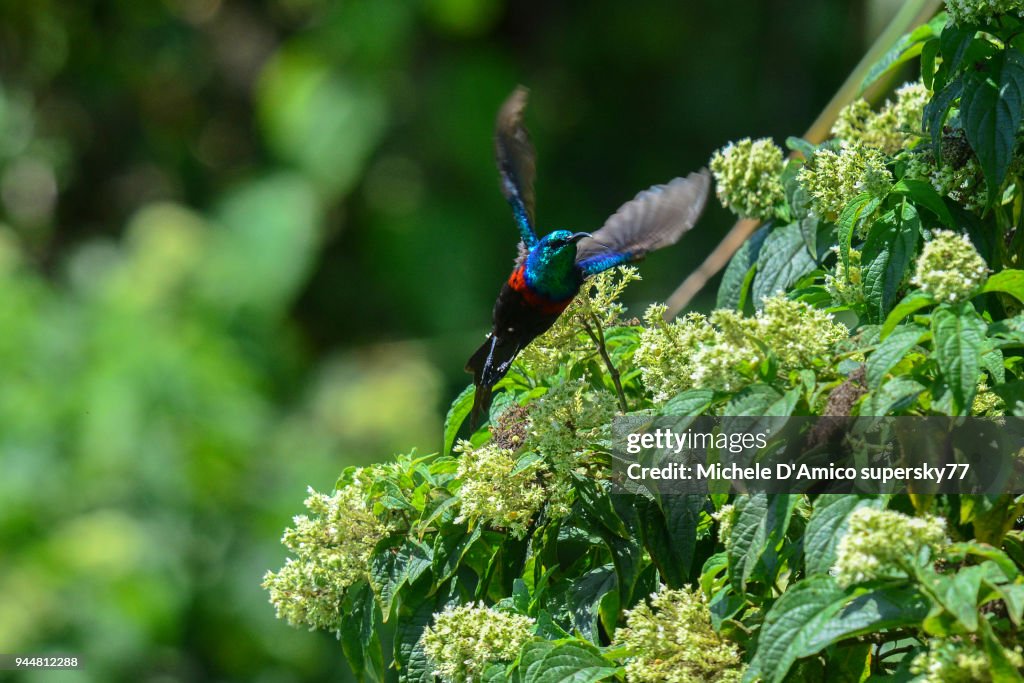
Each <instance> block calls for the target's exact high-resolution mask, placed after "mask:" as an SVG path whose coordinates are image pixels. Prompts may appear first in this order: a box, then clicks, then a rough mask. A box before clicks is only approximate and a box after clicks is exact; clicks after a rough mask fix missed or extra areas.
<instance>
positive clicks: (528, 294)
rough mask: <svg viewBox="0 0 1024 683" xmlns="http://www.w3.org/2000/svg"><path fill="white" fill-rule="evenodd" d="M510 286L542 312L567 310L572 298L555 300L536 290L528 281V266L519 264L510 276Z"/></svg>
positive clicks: (549, 312) (551, 313)
mask: <svg viewBox="0 0 1024 683" xmlns="http://www.w3.org/2000/svg"><path fill="white" fill-rule="evenodd" d="M508 286H509V287H511V288H512V289H514V290H516V291H517V292H519V294H520V295H522V297H523V299H524V300H525V301H526V303H527V304H529V305H530V307H531V308H536V309H537V310H538V311H540V312H541V313H546V314H548V315H554V314H556V313H561V312H562V311H564V310H565V308H566V306H568V305H569V302H571V301H572V298H569V299H566V300H565V301H554V300H552V299H549V298H547V297H546V296H544V295H543V294H541V293H539V292H536V291H534V290H533V289H531V288H530V286H529V285H528V284H527V283H526V266H525V265H523V266H519V267H518V268H516V269H515V270H514V271H512V274H511V275H509V277H508Z"/></svg>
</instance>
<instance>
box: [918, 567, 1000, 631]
mask: <svg viewBox="0 0 1024 683" xmlns="http://www.w3.org/2000/svg"><path fill="white" fill-rule="evenodd" d="M919 572H920V579H921V581H922V583H923V584H924V586H926V587H927V588H928V592H929V593H931V594H932V595H934V596H935V598H936V599H938V601H939V602H940V603H941V604H942V606H943V607H945V608H946V610H947V611H948V612H949V613H950V614H952V615H953V616H954V617H956V619H957V621H959V622H960V623H961V624H963V626H964V628H966V629H967V630H968V631H970V632H972V633H974V632H976V631H977V630H978V591H979V590H980V589H981V579H982V577H983V576H984V573H985V570H984V569H982V568H981V567H979V566H977V565H975V566H972V567H964V568H963V569H961V570H960V571H958V572H957V573H956V574H952V575H945V574H938V573H936V572H935V571H933V570H931V569H921V570H919ZM925 628H926V629H927V628H928V624H927V622H926V623H925Z"/></svg>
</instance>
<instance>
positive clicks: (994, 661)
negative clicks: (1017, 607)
mask: <svg viewBox="0 0 1024 683" xmlns="http://www.w3.org/2000/svg"><path fill="white" fill-rule="evenodd" d="M981 633H982V639H983V641H984V643H985V654H986V655H988V661H989V666H990V674H991V676H992V683H1020V681H1021V675H1020V672H1019V671H1018V670H1017V667H1016V666H1014V665H1013V662H1011V661H1010V657H1009V656H1008V655H1007V653H1006V649H1005V648H1004V647H1003V646H1002V644H1001V643H1000V642H999V640H998V639H997V638H996V635H995V633H993V632H992V625H991V624H989V623H988V621H987V620H984V619H983V620H982V622H981Z"/></svg>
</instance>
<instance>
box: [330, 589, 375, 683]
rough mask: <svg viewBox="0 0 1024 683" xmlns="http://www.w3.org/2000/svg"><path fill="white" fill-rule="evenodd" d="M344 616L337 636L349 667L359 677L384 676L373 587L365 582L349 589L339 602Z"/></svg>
mask: <svg viewBox="0 0 1024 683" xmlns="http://www.w3.org/2000/svg"><path fill="white" fill-rule="evenodd" d="M342 613H343V614H344V618H342V619H341V621H340V623H339V625H338V639H339V640H340V641H341V648H342V651H343V652H344V653H345V659H346V660H348V663H349V665H350V666H351V667H352V670H353V671H354V672H356V675H357V676H359V677H360V678H362V677H364V676H366V677H369V678H370V680H372V681H383V680H384V651H383V649H381V644H380V635H379V632H378V628H379V622H378V617H379V614H380V613H379V611H378V609H377V601H376V599H375V598H374V595H373V591H372V590H371V589H370V586H369V585H368V584H366V583H362V584H361V585H359V587H358V588H356V587H353V588H350V589H349V592H348V594H346V596H345V604H344V605H343V606H342Z"/></svg>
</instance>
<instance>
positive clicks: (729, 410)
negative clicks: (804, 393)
mask: <svg viewBox="0 0 1024 683" xmlns="http://www.w3.org/2000/svg"><path fill="white" fill-rule="evenodd" d="M799 398H800V392H799V391H798V390H790V391H787V392H786V393H785V394H782V393H780V392H779V391H778V390H777V389H775V388H774V387H771V386H769V385H767V384H751V385H750V386H749V387H746V388H745V389H743V390H742V391H741V392H739V393H738V394H736V395H735V396H734V397H733V398H732V400H731V401H729V403H728V404H727V405H726V406H725V411H724V412H723V413H722V414H723V415H724V416H726V417H746V416H750V417H786V416H788V415H791V414H792V413H793V408H795V407H796V402H797V400H799Z"/></svg>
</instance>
